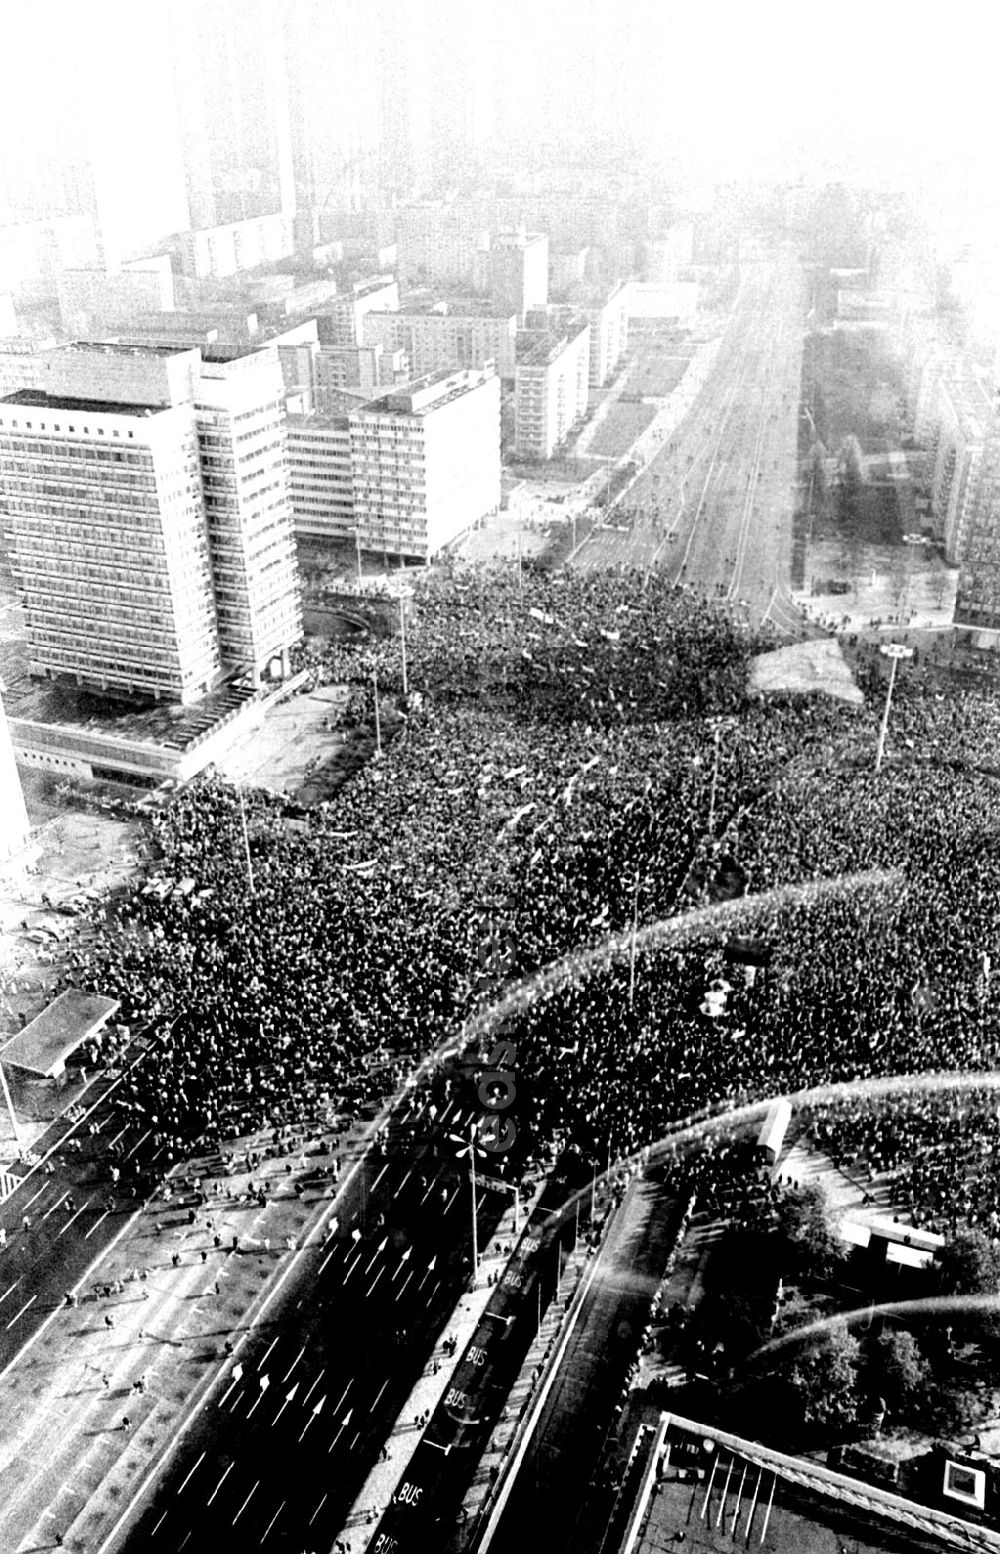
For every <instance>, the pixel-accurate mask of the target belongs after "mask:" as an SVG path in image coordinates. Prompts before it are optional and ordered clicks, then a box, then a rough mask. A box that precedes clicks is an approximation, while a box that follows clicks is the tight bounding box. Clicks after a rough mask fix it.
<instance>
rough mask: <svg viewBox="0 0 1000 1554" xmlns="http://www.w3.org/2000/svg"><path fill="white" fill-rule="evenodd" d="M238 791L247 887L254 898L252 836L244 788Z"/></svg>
mask: <svg viewBox="0 0 1000 1554" xmlns="http://www.w3.org/2000/svg"><path fill="white" fill-rule="evenodd" d="M237 791H238V793H239V796H240V820H241V821H242V825H243V851H244V853H245V855H246V861H247V885H248V886H249V889H250V894H251V896H252V895H253V894H254V890H255V884H254V877H253V862H252V860H251V857H250V836H249V833H248V831H247V811H246V805H245V803H244V802H243V788H242V786H241V787H239V788H238V789H237Z"/></svg>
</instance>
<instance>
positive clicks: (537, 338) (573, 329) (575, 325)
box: [516, 318, 589, 367]
mask: <svg viewBox="0 0 1000 1554" xmlns="http://www.w3.org/2000/svg"><path fill="white" fill-rule="evenodd" d="M588 327H589V325H588V321H587V319H585V318H582V319H580V318H577V319H573V320H572V322H570V323H568V324H562V325H560V327H559V329H558V330H550V329H522V330H521V331H520V333H519V334H518V337H517V348H516V349H517V365H518V366H519V367H547V366H549V364H550V363H551V362H554V361H555V360H556V358H557V357H559V356H561V355H562V353H563V351H565V350H566V348H567V347H568V346H569V345H571V344H572V342H573V341H574V340H576V339H578V338H579V336H580V335H581V334H582V333H583V331H584V330H585V329H586V328H588Z"/></svg>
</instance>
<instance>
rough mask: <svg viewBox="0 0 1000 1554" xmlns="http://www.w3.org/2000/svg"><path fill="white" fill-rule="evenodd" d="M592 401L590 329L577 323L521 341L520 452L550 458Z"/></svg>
mask: <svg viewBox="0 0 1000 1554" xmlns="http://www.w3.org/2000/svg"><path fill="white" fill-rule="evenodd" d="M589 397H590V325H589V324H588V323H587V322H586V320H585V319H579V318H578V319H576V320H574V321H573V322H571V323H569V324H568V325H566V326H565V328H564V329H563V330H561V331H560V332H559V333H558V334H557V335H553V334H551V333H550V332H549V331H547V330H537V331H536V330H524V331H522V333H521V334H520V335H519V336H518V347H517V370H516V373H515V380H514V451H515V453H516V455H517V457H518V458H522V459H550V458H551V457H552V455H553V453H554V452H555V451H556V449H557V448H558V447H559V446H560V445H561V444H562V443H563V442H564V441H565V440H566V438H567V437H568V436H569V433H570V431H571V429H572V427H573V426H574V425H575V424H576V422H577V421H578V420H579V419H580V417H581V416H582V415H583V414H584V412H585V411H586V408H587V403H588V400H589Z"/></svg>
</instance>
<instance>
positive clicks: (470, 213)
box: [396, 200, 489, 289]
mask: <svg viewBox="0 0 1000 1554" xmlns="http://www.w3.org/2000/svg"><path fill="white" fill-rule="evenodd" d="M487 209H488V206H487V205H486V204H485V202H484V205H483V208H480V204H479V203H478V202H476V201H474V200H461V201H459V200H455V201H452V200H422V201H418V202H414V203H413V204H410V205H403V206H401V207H400V209H399V210H398V211H397V212H396V250H397V266H396V269H397V275H398V278H399V280H400V283H401V284H403V285H405V286H423V285H426V284H429V283H434V282H439V283H442V284H445V285H449V286H458V287H462V288H466V289H468V288H469V287H471V286H473V285H474V284H475V281H476V262H477V260H476V256H477V254H478V253H479V251H480V250H481V249H482V248H483V246H484V244H485V242H486V234H487V232H488V230H489V216H488V214H487Z"/></svg>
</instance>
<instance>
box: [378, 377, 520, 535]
mask: <svg viewBox="0 0 1000 1554" xmlns="http://www.w3.org/2000/svg"><path fill="white" fill-rule="evenodd" d="M350 422H351V464H352V476H353V483H354V516H355V527H356V531H357V535H358V541H359V544H360V545H361V547H362V548H363V549H370V550H376V551H379V550H384V551H386V552H388V553H391V554H393V555H400V556H411V557H416V558H419V559H421V560H425V559H426V558H427V557H428V556H432V555H434V554H435V553H436V552H437V551H439V550H440V549H441V547H442V546H444V545H447V544H448V542H449V541H450V540H453V539H454V538H455V537H456V536H457V535H459V534H461V533H463V532H464V531H465V530H466V529H468V528H470V527H471V526H472V525H473V524H475V523H477V522H478V521H479V520H480V519H481V518H483V517H485V516H486V514H488V513H493V512H496V511H497V509H498V508H499V506H500V379H499V377H498V376H497V375H496V373H495V372H494V371H492V370H491V369H483V370H481V371H473V370H466V371H458V372H454V371H453V372H442V373H435V374H432V375H431V376H430V377H427V378H422V379H416V380H415V381H414V382H413V383H411V384H408V385H406V386H404V387H400V388H397V389H393V390H392V392H391V393H389V394H386V395H384V396H383V397H382V398H381V399H376V400H373V401H372V403H371V404H368V405H365V406H364V407H363V408H362V409H360V410H357V411H355V412H354V413H353V414H352V415H351V418H350Z"/></svg>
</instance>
